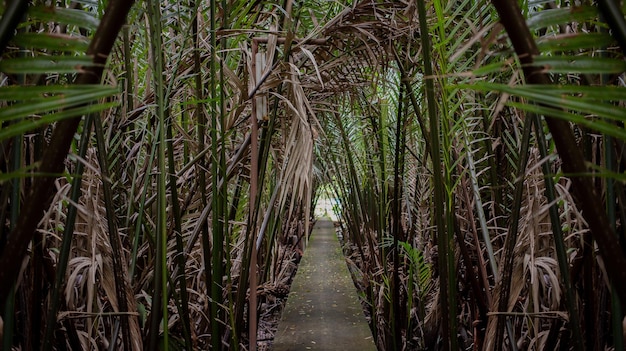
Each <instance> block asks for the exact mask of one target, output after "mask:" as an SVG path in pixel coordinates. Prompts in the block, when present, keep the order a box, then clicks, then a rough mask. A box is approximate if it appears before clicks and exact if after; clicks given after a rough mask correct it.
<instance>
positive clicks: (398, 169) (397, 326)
mask: <svg viewBox="0 0 626 351" xmlns="http://www.w3.org/2000/svg"><path fill="white" fill-rule="evenodd" d="M403 79H405V77H404V75H402V74H401V77H400V80H401V81H402V80H403ZM399 90H400V91H399V93H398V109H397V113H398V114H397V116H396V134H395V139H396V143H395V150H394V163H393V198H392V201H393V204H392V206H393V207H392V211H393V215H392V221H393V222H392V230H391V232H392V233H393V248H392V249H393V284H392V286H391V296H392V297H391V298H392V310H391V315H390V319H391V332H392V335H393V349H394V350H400V349H401V348H402V327H403V326H402V322H403V321H404V319H405V317H404V313H403V312H402V311H401V310H400V255H399V252H398V251H399V249H400V248H399V247H398V241H400V240H403V237H404V235H403V234H402V227H401V225H400V221H401V219H402V215H401V212H402V199H401V194H400V187H401V186H402V172H403V170H404V165H403V162H402V159H403V157H402V155H401V153H402V154H403V153H404V150H405V148H404V144H403V143H402V140H403V138H404V135H405V133H404V117H403V116H404V115H403V112H404V111H403V110H402V107H403V105H404V85H403V84H402V83H400V86H399Z"/></svg>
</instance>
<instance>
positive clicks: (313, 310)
mask: <svg viewBox="0 0 626 351" xmlns="http://www.w3.org/2000/svg"><path fill="white" fill-rule="evenodd" d="M273 344H274V345H273V348H272V350H274V351H289V350H329V351H332V350H342V351H344V350H364V351H368V350H376V347H375V346H374V343H373V339H372V333H371V331H370V329H369V327H368V325H367V321H366V318H365V316H364V315H363V309H362V307H361V304H360V302H359V299H358V297H357V291H356V288H355V287H354V283H353V281H352V278H351V276H350V273H349V271H348V268H347V266H346V261H345V258H344V256H343V253H342V251H341V246H340V244H339V241H338V239H337V236H336V234H335V230H334V226H333V222H331V221H328V220H320V221H318V222H317V224H316V226H315V228H314V229H313V233H312V235H311V240H310V242H309V246H308V248H307V249H306V251H305V253H304V257H303V258H302V261H301V262H300V265H299V266H298V271H297V274H296V276H295V279H294V281H293V284H292V286H291V292H290V294H289V298H288V300H287V305H286V307H285V310H284V312H283V314H282V318H281V320H280V322H279V324H278V331H277V332H276V335H275V338H274V343H273Z"/></svg>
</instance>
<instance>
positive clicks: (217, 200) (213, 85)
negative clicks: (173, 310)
mask: <svg viewBox="0 0 626 351" xmlns="http://www.w3.org/2000/svg"><path fill="white" fill-rule="evenodd" d="M209 16H210V34H211V40H210V43H211V45H210V49H211V53H210V59H209V69H210V73H209V74H210V78H209V91H210V98H211V131H210V135H211V155H212V156H211V157H212V161H211V194H212V198H211V199H212V204H213V215H212V217H211V218H212V220H211V228H212V230H211V234H212V237H213V240H212V242H213V247H212V249H211V285H210V287H211V288H210V291H211V346H212V348H213V350H221V349H223V346H222V336H223V330H224V328H223V325H222V322H221V321H223V313H221V306H220V301H221V300H222V278H223V275H224V274H223V270H222V264H223V263H222V260H223V254H224V222H223V220H224V217H223V211H222V210H223V208H224V206H225V205H226V204H227V203H228V201H227V197H226V194H225V192H224V191H223V189H225V186H224V185H223V184H219V179H220V178H221V167H220V165H221V163H222V162H223V157H221V155H222V154H223V153H224V149H223V147H221V148H220V142H221V141H222V140H223V133H224V131H223V130H222V128H223V123H222V115H221V111H222V101H221V98H220V97H221V95H220V96H219V97H218V91H217V83H218V80H217V77H218V70H217V58H218V57H217V29H218V27H217V16H218V12H217V7H216V0H211V2H210V15H209ZM220 89H223V87H221V88H220ZM218 102H219V103H220V106H219V109H218Z"/></svg>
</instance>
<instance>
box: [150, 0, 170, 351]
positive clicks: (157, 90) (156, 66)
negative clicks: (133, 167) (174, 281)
mask: <svg viewBox="0 0 626 351" xmlns="http://www.w3.org/2000/svg"><path fill="white" fill-rule="evenodd" d="M147 9H148V19H149V23H150V43H151V58H152V68H153V71H152V73H153V81H152V83H153V89H154V95H155V103H156V112H155V114H156V116H157V121H158V125H157V130H156V136H157V140H156V142H157V155H156V156H157V158H156V159H157V170H158V174H157V189H156V191H157V213H156V216H157V219H156V235H155V242H156V257H155V266H154V272H155V273H154V294H153V297H152V320H151V321H150V340H149V348H150V350H155V349H156V348H157V343H158V339H159V335H160V325H162V327H163V343H164V345H165V349H166V350H167V349H168V346H169V330H168V323H167V321H168V304H169V303H168V302H169V296H168V293H167V284H168V277H169V274H168V271H167V187H166V179H167V168H166V164H165V163H166V146H167V143H166V123H167V121H166V120H165V113H166V109H167V106H166V102H165V84H164V79H163V73H164V62H163V52H162V39H161V32H162V29H161V4H160V2H158V1H151V2H149V3H148V5H147Z"/></svg>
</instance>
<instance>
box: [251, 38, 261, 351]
mask: <svg viewBox="0 0 626 351" xmlns="http://www.w3.org/2000/svg"><path fill="white" fill-rule="evenodd" d="M258 51H259V44H258V42H257V41H256V40H252V74H253V75H254V80H253V82H255V84H256V81H257V79H258V77H256V74H257V69H256V67H257V62H256V60H257V53H258ZM250 130H251V132H250V135H251V139H252V141H251V143H250V195H249V203H250V216H251V217H250V219H249V221H248V223H249V225H250V232H251V238H252V243H251V245H252V249H251V254H250V268H249V271H250V272H249V275H250V301H249V304H248V305H249V306H250V307H249V311H248V313H249V314H250V318H249V322H248V325H249V330H248V339H249V346H248V349H249V350H250V351H256V334H257V293H256V290H257V277H258V272H257V251H258V250H257V245H256V238H257V229H256V219H255V218H253V217H252V215H253V214H255V213H256V206H257V205H256V199H257V191H258V179H259V124H258V116H257V104H256V97H254V96H253V97H252V113H251V115H250Z"/></svg>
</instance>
